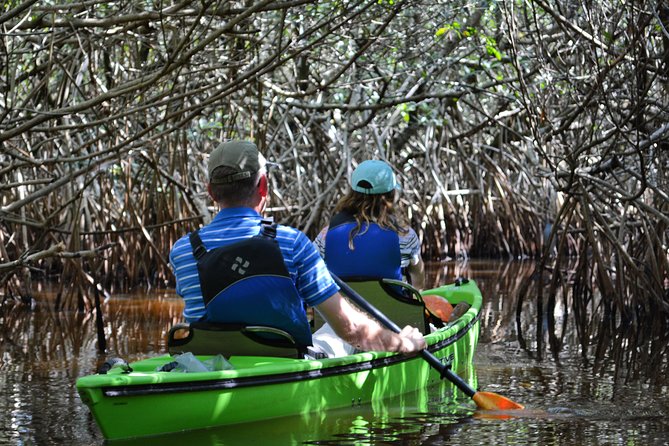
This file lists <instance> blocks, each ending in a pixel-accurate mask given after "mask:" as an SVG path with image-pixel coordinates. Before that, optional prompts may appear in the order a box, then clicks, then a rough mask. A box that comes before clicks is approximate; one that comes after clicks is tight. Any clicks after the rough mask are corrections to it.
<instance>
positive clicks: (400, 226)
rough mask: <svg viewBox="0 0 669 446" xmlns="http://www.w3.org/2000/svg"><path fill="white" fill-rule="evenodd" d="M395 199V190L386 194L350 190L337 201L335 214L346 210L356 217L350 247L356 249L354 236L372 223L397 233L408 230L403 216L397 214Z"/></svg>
mask: <svg viewBox="0 0 669 446" xmlns="http://www.w3.org/2000/svg"><path fill="white" fill-rule="evenodd" d="M394 199H395V191H394V190H392V191H390V192H386V193H385V194H373V195H370V194H361V193H360V192H356V191H354V190H350V191H349V192H348V194H346V195H344V196H343V197H342V198H341V199H340V200H339V201H338V202H337V205H336V206H335V210H334V212H335V214H337V213H339V212H346V213H348V214H351V215H352V216H353V217H354V218H355V222H356V226H355V227H354V228H353V229H351V232H349V235H348V247H349V249H351V250H353V249H355V247H354V246H353V238H354V237H355V236H356V235H358V234H364V233H365V231H367V228H368V227H369V224H370V223H376V224H377V225H379V226H380V227H381V228H382V229H389V230H392V231H395V232H397V233H402V234H405V233H407V232H408V229H406V227H405V226H404V222H403V221H401V217H399V216H398V215H397V214H396V211H395V205H394ZM363 224H366V225H367V227H366V228H365V230H364V231H363V230H362V226H363ZM361 231H362V232H361Z"/></svg>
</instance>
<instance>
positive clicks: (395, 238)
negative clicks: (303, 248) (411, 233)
mask: <svg viewBox="0 0 669 446" xmlns="http://www.w3.org/2000/svg"><path fill="white" fill-rule="evenodd" d="M355 226H356V222H355V217H354V216H353V215H351V214H349V213H347V212H340V213H338V214H336V215H334V216H333V217H332V219H331V220H330V225H329V228H328V232H327V234H326V235H325V263H326V264H327V266H328V268H329V269H330V271H332V272H333V273H335V274H336V275H337V276H339V277H340V278H342V279H343V280H364V279H379V278H388V279H397V280H402V255H401V253H400V237H399V235H398V234H397V232H395V231H393V230H391V229H383V228H381V227H380V226H379V225H377V224H376V223H371V224H369V225H367V224H363V226H362V228H361V229H360V231H359V232H358V234H356V235H355V237H353V247H354V249H350V248H349V243H348V240H349V234H350V232H351V230H353V229H354V228H355Z"/></svg>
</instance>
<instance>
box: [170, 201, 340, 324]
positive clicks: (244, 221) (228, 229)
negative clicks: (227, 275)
mask: <svg viewBox="0 0 669 446" xmlns="http://www.w3.org/2000/svg"><path fill="white" fill-rule="evenodd" d="M261 218H262V217H261V216H260V214H258V213H257V212H256V211H255V210H253V209H251V208H226V209H223V210H221V211H220V212H219V213H218V215H216V217H215V218H214V219H213V220H212V221H211V223H209V224H208V225H206V226H204V227H203V228H202V229H200V232H199V234H200V238H201V239H202V243H203V244H204V246H205V248H207V250H211V249H213V248H218V247H221V246H225V245H228V244H230V243H234V242H237V241H240V240H243V239H246V238H249V237H253V236H254V235H258V233H259V232H260V220H261ZM276 240H277V242H278V243H279V248H280V249H281V254H282V255H283V259H284V262H285V264H286V268H287V269H288V272H289V274H290V277H291V278H292V279H293V283H294V284H295V287H296V288H297V291H298V293H299V294H300V297H301V298H302V300H304V302H305V303H306V304H307V305H309V306H312V307H313V306H316V305H318V304H320V303H322V302H323V301H325V300H326V299H327V298H328V297H330V296H332V295H333V294H335V293H336V292H337V291H338V290H339V287H338V286H337V285H336V284H335V283H334V281H333V280H332V277H331V276H330V273H329V272H328V270H327V268H326V266H325V262H323V259H322V258H321V257H320V255H319V254H318V252H317V251H316V249H315V247H314V245H313V244H312V243H311V241H310V240H309V239H308V238H307V236H306V235H304V234H303V233H302V232H301V231H298V230H297V229H295V228H291V227H290V226H282V225H278V227H277V235H276ZM170 265H171V266H172V270H173V271H174V275H175V277H176V281H177V286H176V292H177V294H178V295H179V296H181V297H182V298H183V300H184V304H185V305H184V318H185V319H186V320H187V321H188V322H194V321H196V320H198V319H200V318H201V317H202V316H203V315H204V313H205V308H204V300H203V299H202V290H201V289H200V277H199V275H198V272H197V263H196V261H195V257H194V256H193V249H192V247H191V244H190V240H189V237H188V235H185V236H183V237H181V238H180V239H179V240H177V241H176V243H174V246H173V247H172V250H171V251H170Z"/></svg>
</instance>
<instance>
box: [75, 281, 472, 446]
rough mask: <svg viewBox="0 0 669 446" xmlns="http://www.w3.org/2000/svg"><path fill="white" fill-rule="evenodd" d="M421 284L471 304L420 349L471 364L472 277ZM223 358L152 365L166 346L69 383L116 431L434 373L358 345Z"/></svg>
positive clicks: (125, 433) (218, 416)
mask: <svg viewBox="0 0 669 446" xmlns="http://www.w3.org/2000/svg"><path fill="white" fill-rule="evenodd" d="M360 293H361V294H363V295H364V296H365V297H368V296H367V295H365V294H364V292H363V291H360ZM421 294H423V295H432V296H435V295H436V296H439V297H441V298H444V299H446V300H447V301H448V302H450V303H451V304H452V305H454V306H455V305H456V304H458V303H460V302H464V303H466V304H468V305H469V309H468V310H467V311H466V312H465V313H464V314H463V315H462V316H460V317H458V318H457V319H455V320H454V321H452V322H449V323H446V324H444V326H443V327H441V328H438V329H437V330H436V331H433V332H432V333H430V334H427V335H426V337H425V338H426V341H427V344H428V350H429V351H430V352H432V353H433V354H434V355H435V356H436V357H438V358H440V359H441V360H443V361H444V362H447V363H450V364H451V368H452V370H453V371H454V372H456V373H459V372H461V371H463V370H465V369H467V368H469V367H470V366H471V361H472V359H473V355H474V350H475V348H476V344H477V341H478V333H479V312H480V309H481V303H482V297H481V293H480V291H479V289H478V287H477V286H476V283H475V282H474V281H471V280H470V281H466V280H465V281H458V282H456V283H455V284H449V285H444V286H441V287H438V288H434V289H431V290H425V291H423V292H422V293H421ZM433 298H434V297H433ZM374 304H375V305H377V303H376V302H375V303H374ZM391 317H392V316H391ZM196 357H197V358H198V359H199V360H200V361H207V360H209V359H211V358H212V356H203V355H198V356H196ZM227 359H228V361H229V363H230V364H231V365H232V366H233V367H234V368H233V369H230V370H219V371H204V372H196V373H182V372H178V371H174V370H173V371H158V370H159V369H161V368H163V367H164V366H165V365H166V364H170V363H173V361H174V357H173V356H171V355H168V354H166V355H163V356H159V357H153V358H149V359H145V360H141V361H137V362H133V363H131V364H127V365H125V366H123V364H122V366H121V367H113V368H111V369H110V370H108V371H106V370H105V371H104V373H101V372H99V373H98V374H94V375H89V376H84V377H81V378H79V379H78V380H77V383H76V387H77V391H78V392H79V395H80V397H81V399H82V401H83V402H84V403H85V404H86V405H87V406H88V407H89V408H90V410H91V412H92V414H93V416H94V418H95V420H96V422H97V424H98V426H99V427H100V429H101V431H102V434H103V435H104V437H105V438H106V439H108V440H115V439H126V438H135V437H145V436H152V435H160V434H166V433H174V432H181V431H188V430H195V429H205V428H211V427H216V426H226V425H232V424H238V423H244V422H253V421H260V420H267V419H272V418H278V417H284V416H291V415H300V414H306V413H312V412H320V411H324V410H329V409H336V408H345V407H351V406H359V405H368V404H374V403H375V402H377V401H381V400H384V399H389V398H395V397H397V396H399V395H403V394H406V393H410V392H415V391H417V390H421V389H424V388H426V387H428V386H431V385H434V384H436V383H439V382H440V381H441V379H440V376H439V373H438V372H436V371H435V370H434V369H433V368H432V367H431V366H430V365H429V364H428V363H427V362H426V361H425V360H424V359H423V358H422V357H420V356H418V355H415V356H405V355H399V354H392V353H381V352H363V353H357V354H353V355H350V356H344V357H338V358H324V359H298V358H297V357H295V358H286V357H274V356H248V355H232V356H230V357H229V358H227Z"/></svg>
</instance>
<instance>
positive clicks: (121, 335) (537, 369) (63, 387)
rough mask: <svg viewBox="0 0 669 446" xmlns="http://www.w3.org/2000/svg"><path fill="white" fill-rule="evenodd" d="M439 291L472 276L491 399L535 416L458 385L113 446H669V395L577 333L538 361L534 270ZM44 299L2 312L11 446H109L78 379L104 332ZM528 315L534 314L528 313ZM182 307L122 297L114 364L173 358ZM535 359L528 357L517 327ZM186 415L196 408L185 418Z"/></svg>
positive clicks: (481, 275) (3, 398)
mask: <svg viewBox="0 0 669 446" xmlns="http://www.w3.org/2000/svg"><path fill="white" fill-rule="evenodd" d="M430 274H431V277H432V280H433V282H434V283H438V282H446V281H452V279H453V278H454V277H457V276H461V275H465V276H468V277H471V278H474V279H476V280H477V282H478V284H479V286H480V287H481V290H482V292H483V295H484V300H485V306H484V310H483V315H482V319H481V339H480V343H479V347H478V350H477V354H476V360H475V363H474V366H475V370H476V375H477V378H478V385H479V387H480V389H481V390H486V391H492V392H496V393H499V394H501V395H503V396H506V397H508V398H511V399H512V400H514V401H518V402H521V403H523V404H525V405H526V406H527V407H528V408H529V410H528V411H524V412H523V413H522V416H513V417H509V416H508V415H507V416H504V414H497V416H495V417H492V416H486V417H482V416H481V415H480V414H477V413H476V412H475V410H474V409H475V406H474V404H473V403H472V402H471V400H469V399H468V398H466V397H464V396H463V395H461V394H460V395H458V396H456V397H455V398H454V397H453V395H452V392H453V388H452V386H451V385H450V384H448V383H443V384H442V385H441V386H440V387H436V388H431V389H428V390H426V391H423V392H418V393H417V394H412V395H406V396H403V397H402V398H398V399H396V400H392V401H385V402H383V403H378V404H375V405H374V407H371V406H363V407H358V408H355V409H345V410H337V411H328V412H325V413H317V414H310V415H307V416H301V417H292V418H285V419H280V420H271V421H268V422H264V423H254V424H252V425H251V424H247V425H239V426H235V427H232V428H231V427H226V428H220V429H212V430H206V431H200V432H189V433H184V434H179V435H170V436H165V437H157V438H152V439H142V440H136V441H125V442H113V443H112V444H114V445H128V446H129V445H161V446H162V445H164V444H188V445H247V444H252V443H257V444H262V445H287V444H308V445H377V444H395V445H442V444H443V445H447V444H448V445H453V444H455V445H488V444H497V445H500V444H504V445H528V444H530V445H534V444H536V445H538V444H541V445H570V446H571V445H580V444H583V445H623V444H624V445H667V444H669V421H668V418H667V414H669V398H668V395H669V393H668V390H669V389H668V388H667V385H666V384H653V385H651V384H647V383H645V382H641V381H638V380H637V381H629V382H625V380H622V379H618V380H614V373H615V370H614V369H613V368H610V367H609V368H607V367H604V368H601V372H599V373H597V374H594V373H593V367H592V365H591V364H586V363H584V361H583V360H582V358H581V355H580V351H579V349H578V347H577V346H576V345H575V344H574V343H573V342H572V343H569V340H570V339H572V338H573V336H572V335H573V333H571V330H572V329H571V328H570V327H569V326H568V324H567V325H566V326H565V328H564V333H562V335H563V338H564V339H565V340H566V341H567V347H566V348H564V349H563V350H561V351H560V353H559V355H551V354H544V355H543V359H542V360H536V359H533V358H532V357H530V353H532V354H534V356H536V351H535V350H533V349H536V345H537V343H536V339H535V340H533V335H532V333H536V326H534V325H533V321H534V316H533V315H532V312H531V311H530V310H531V309H530V310H528V311H527V314H525V313H523V314H522V315H521V320H519V324H520V325H518V323H517V322H516V303H517V302H518V296H517V293H518V289H519V283H520V281H522V280H524V279H527V277H529V275H530V274H531V268H529V267H528V265H527V264H523V263H510V264H507V263H499V262H470V263H469V264H467V265H456V264H446V265H432V266H431V268H430ZM48 298H49V295H48V293H44V296H43V297H41V298H40V305H38V308H37V310H36V311H29V310H18V311H17V309H16V308H14V309H13V310H12V311H8V308H7V307H4V308H3V310H2V311H1V312H0V322H1V325H0V341H1V344H0V346H1V347H0V352H1V356H0V445H73V446H79V445H81V446H83V445H102V444H104V440H103V439H102V436H101V435H100V433H99V431H98V428H97V426H96V425H95V422H94V421H93V419H92V417H91V415H90V413H89V411H88V409H87V408H86V407H85V406H84V405H83V404H82V403H81V401H80V400H79V397H78V395H77V393H76V390H75V388H74V382H75V380H76V379H77V377H79V376H83V375H86V374H89V373H91V372H93V371H94V370H96V368H97V367H98V366H99V365H100V364H101V363H102V362H103V361H104V357H99V356H98V355H97V353H96V336H95V320H94V318H92V317H90V316H82V315H77V314H75V313H68V312H64V313H52V312H50V311H47V310H46V309H45V308H44V306H45V305H46V304H45V303H44V302H48V301H49V299H48ZM523 305H526V304H523ZM180 311H181V302H180V301H179V299H178V298H176V297H175V296H174V295H173V294H171V293H169V292H162V291H161V292H158V293H157V292H150V293H147V294H146V295H145V296H133V297H130V296H115V297H114V298H113V299H111V300H110V301H109V302H108V303H107V304H106V305H105V327H106V332H107V342H108V347H109V351H108V355H107V356H121V357H123V358H125V359H127V360H128V361H132V360H135V359H138V358H141V357H143V356H145V355H154V354H158V353H162V352H163V351H164V348H165V341H164V340H165V336H166V332H167V330H168V328H169V327H170V326H171V325H172V324H174V323H176V322H178V321H179V320H180ZM519 326H520V327H521V328H522V329H523V331H524V332H525V334H526V340H525V341H526V345H527V346H528V349H529V351H530V352H529V353H528V351H526V350H524V349H522V348H521V347H520V343H519V342H518V339H517V332H518V327H519ZM184 410H187V408H184Z"/></svg>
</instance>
